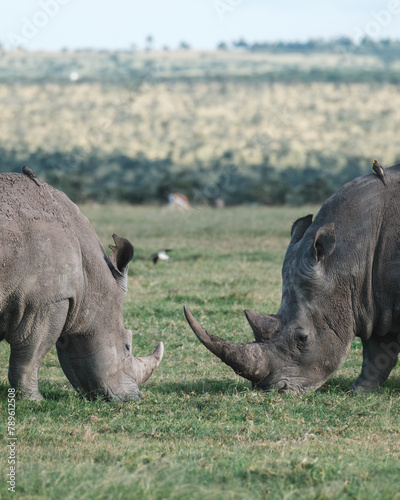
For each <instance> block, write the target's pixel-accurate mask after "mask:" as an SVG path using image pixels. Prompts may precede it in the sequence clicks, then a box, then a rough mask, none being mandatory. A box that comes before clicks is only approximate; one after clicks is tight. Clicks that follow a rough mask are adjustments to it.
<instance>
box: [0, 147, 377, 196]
mask: <svg viewBox="0 0 400 500" xmlns="http://www.w3.org/2000/svg"><path fill="white" fill-rule="evenodd" d="M308 155H309V158H308V160H309V161H308V163H310V164H313V165H316V164H317V165H319V167H318V168H303V169H299V168H298V167H296V166H295V165H293V166H290V165H289V166H288V167H286V168H285V169H281V170H278V169H276V168H274V166H273V165H271V163H270V159H269V157H268V156H265V157H264V159H263V162H262V164H254V165H249V166H246V167H245V168H243V169H242V168H240V166H238V165H236V164H234V163H233V162H231V155H230V154H229V152H228V153H226V154H225V155H223V157H221V158H220V159H218V160H215V161H214V162H213V164H212V165H211V166H210V165H208V166H205V165H201V164H198V165H196V166H193V165H191V166H190V167H189V166H188V167H187V168H184V167H180V168H179V169H177V168H176V166H175V165H173V163H172V162H171V160H170V159H169V158H165V159H162V160H150V159H148V158H146V157H145V156H139V157H135V158H131V157H128V156H125V155H123V154H119V153H114V154H111V155H109V156H108V157H104V153H103V152H102V153H101V154H100V152H99V153H97V152H96V151H92V152H91V153H89V154H84V153H83V152H82V151H79V150H75V151H73V152H72V153H70V154H68V155H65V154H64V153H60V152H55V153H48V152H44V151H42V150H40V149H39V150H37V151H36V152H34V153H31V154H30V155H29V156H28V157H27V158H26V159H24V160H23V161H22V162H21V161H19V160H17V159H16V158H17V155H16V154H15V153H14V152H13V151H8V150H6V149H0V171H1V172H7V171H8V172H9V171H14V172H21V168H22V166H23V164H27V165H29V166H30V167H31V168H32V169H33V170H34V171H35V172H36V173H37V175H38V177H39V178H41V179H43V180H45V181H47V182H48V183H49V184H51V185H53V186H54V187H56V188H58V189H60V190H62V191H64V192H65V193H66V194H67V195H68V196H69V197H70V198H71V199H72V200H73V201H75V202H76V203H84V202H90V201H93V202H98V203H110V202H125V203H131V204H144V203H149V204H150V203H160V204H164V203H167V200H168V194H169V193H171V192H175V191H178V192H182V193H184V194H185V195H186V196H188V198H189V200H190V201H191V203H192V204H196V205H209V204H212V203H213V202H214V201H215V200H216V199H217V198H219V199H222V200H224V202H225V204H226V205H239V204H263V205H283V204H292V205H302V204H306V203H321V202H323V201H324V200H325V199H326V198H327V197H328V196H330V195H331V194H333V193H334V192H335V191H336V190H337V189H338V188H339V187H340V186H341V185H342V184H344V183H345V182H348V181H349V180H351V179H353V178H354V177H357V176H359V175H363V174H365V173H369V172H370V171H371V165H370V161H369V159H365V158H362V157H357V156H354V157H348V158H346V159H345V163H344V165H343V158H342V159H341V163H340V165H339V163H338V158H336V157H335V156H332V155H324V154H323V153H320V152H317V151H315V152H309V153H308Z"/></svg>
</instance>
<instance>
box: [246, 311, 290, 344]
mask: <svg viewBox="0 0 400 500" xmlns="http://www.w3.org/2000/svg"><path fill="white" fill-rule="evenodd" d="M244 314H245V315H246V318H247V321H248V322H249V324H250V326H251V329H252V330H253V333H254V338H255V339H256V342H267V341H268V340H270V339H271V338H272V336H273V335H274V334H275V333H276V332H277V331H278V330H279V328H280V326H281V322H280V321H279V319H278V318H277V317H276V316H274V315H271V316H269V315H267V314H258V313H255V312H253V311H250V310H249V309H245V310H244Z"/></svg>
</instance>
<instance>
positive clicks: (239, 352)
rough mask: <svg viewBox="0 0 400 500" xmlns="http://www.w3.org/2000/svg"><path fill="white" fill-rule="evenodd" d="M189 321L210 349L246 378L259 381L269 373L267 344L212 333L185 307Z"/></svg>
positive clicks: (199, 337)
mask: <svg viewBox="0 0 400 500" xmlns="http://www.w3.org/2000/svg"><path fill="white" fill-rule="evenodd" d="M183 310H184V313H185V316H186V319H187V322H188V323H189V325H190V327H191V329H192V330H193V332H194V333H195V334H196V336H197V338H198V339H199V340H200V342H201V343H202V344H204V345H205V346H206V347H207V349H208V350H209V351H211V352H212V353H213V354H215V355H216V356H218V357H219V358H220V359H221V360H222V361H223V362H224V363H226V364H227V365H228V366H230V367H231V368H233V370H234V371H235V372H236V373H237V374H238V375H241V376H242V377H244V378H247V379H248V380H251V381H252V382H254V383H259V382H260V381H261V380H263V379H264V378H265V377H266V376H267V375H268V373H269V368H268V358H269V356H268V352H267V349H266V346H264V345H263V344H261V343H258V342H252V343H248V344H239V343H235V342H230V341H229V340H224V339H221V338H219V337H216V336H215V335H211V334H210V333H208V332H207V331H206V330H204V328H202V327H201V326H200V325H199V323H197V321H196V320H195V319H194V317H193V315H192V313H191V312H190V311H189V309H188V308H187V307H186V306H184V307H183Z"/></svg>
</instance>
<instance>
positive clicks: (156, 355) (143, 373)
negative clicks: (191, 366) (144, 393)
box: [133, 342, 164, 385]
mask: <svg viewBox="0 0 400 500" xmlns="http://www.w3.org/2000/svg"><path fill="white" fill-rule="evenodd" d="M163 354H164V344H163V343H162V342H160V343H159V344H158V346H157V347H156V350H155V351H154V352H153V354H150V356H146V357H145V358H136V357H134V358H133V365H134V370H135V380H136V383H137V385H141V384H144V383H145V382H146V380H148V379H149V378H150V377H151V375H152V373H153V372H154V370H155V369H156V368H157V366H158V365H159V364H160V361H161V360H162V357H163Z"/></svg>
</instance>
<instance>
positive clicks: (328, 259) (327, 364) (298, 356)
mask: <svg viewBox="0 0 400 500" xmlns="http://www.w3.org/2000/svg"><path fill="white" fill-rule="evenodd" d="M311 223H312V216H311V215H309V216H307V217H304V218H302V219H299V220H298V221H296V222H295V223H294V225H293V227H292V234H291V241H290V244H289V247H288V249H287V252H286V256H285V260H284V264H283V268H282V282H283V288H282V304H281V307H280V309H279V311H278V314H277V315H264V314H257V313H255V312H252V311H248V310H246V311H245V314H246V318H247V320H248V322H249V323H250V326H251V328H252V330H253V333H254V336H255V342H251V343H246V344H238V343H234V342H229V341H227V340H223V339H221V338H219V337H216V336H214V335H211V334H209V333H208V332H207V331H206V330H204V329H203V328H202V327H201V326H200V325H199V324H198V323H197V322H196V320H195V319H194V317H193V315H192V314H191V313H190V311H189V310H188V309H187V308H186V307H185V315H186V319H187V321H188V323H189V325H190V326H191V328H192V330H193V331H194V333H195V334H196V335H197V337H198V338H199V339H200V341H201V342H202V343H203V344H204V345H205V346H206V347H207V348H208V349H209V350H210V351H211V352H212V353H214V354H215V355H217V356H218V357H219V358H220V359H221V360H222V361H223V362H225V363H226V364H227V365H229V366H230V367H232V368H233V370H234V371H235V372H236V373H237V374H239V375H241V376H243V377H245V378H247V379H248V380H251V381H252V383H253V386H256V387H259V388H261V389H265V390H269V389H277V390H280V391H288V392H289V391H291V392H306V391H309V390H315V389H317V388H318V387H320V386H321V385H322V384H323V383H324V382H325V381H326V380H327V379H328V378H329V377H330V376H331V375H332V374H333V373H334V372H335V371H336V370H337V369H338V368H339V367H340V365H341V364H342V363H343V361H344V359H345V358H346V355H347V353H348V350H349V348H350V345H351V341H352V339H353V337H354V335H353V334H352V333H350V334H349V333H348V332H349V331H350V332H351V331H352V329H351V326H352V325H351V318H350V317H349V316H348V315H346V313H345V312H344V311H345V308H344V307H343V303H345V301H346V297H345V292H344V291H343V293H342V294H340V293H338V288H339V289H340V286H341V285H340V280H339V283H338V280H337V277H335V274H334V273H332V272H331V269H332V268H333V267H334V261H335V259H336V258H337V256H336V255H335V249H336V236H335V228H334V224H333V223H328V224H325V225H318V224H312V225H311ZM310 226H311V227H310Z"/></svg>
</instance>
